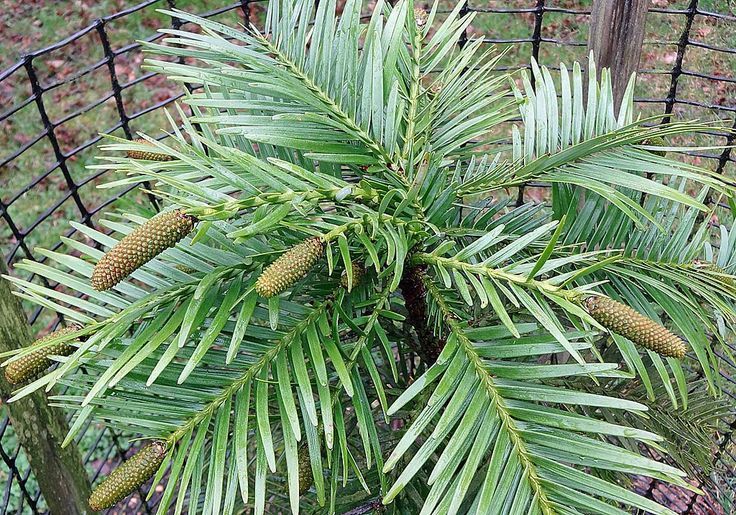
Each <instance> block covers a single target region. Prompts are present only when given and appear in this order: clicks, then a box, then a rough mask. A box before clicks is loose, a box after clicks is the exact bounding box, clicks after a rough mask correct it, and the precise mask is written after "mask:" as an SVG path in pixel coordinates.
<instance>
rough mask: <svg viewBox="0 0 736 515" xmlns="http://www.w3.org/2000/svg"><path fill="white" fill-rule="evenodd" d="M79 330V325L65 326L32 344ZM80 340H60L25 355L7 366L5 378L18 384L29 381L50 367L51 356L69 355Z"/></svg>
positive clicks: (11, 382) (51, 362)
mask: <svg viewBox="0 0 736 515" xmlns="http://www.w3.org/2000/svg"><path fill="white" fill-rule="evenodd" d="M77 330H79V328H78V327H64V328H62V329H58V330H56V331H54V332H53V333H51V334H47V335H46V336H44V337H43V338H39V339H38V340H36V341H34V342H33V344H32V345H38V344H41V343H43V342H47V341H49V340H51V339H52V338H56V337H58V336H62V335H65V334H69V333H73V332H74V331H77ZM78 341H79V340H73V341H66V342H59V343H54V344H51V345H48V346H46V347H44V348H42V349H39V350H37V351H34V352H31V353H30V354H28V355H26V356H23V357H22V358H20V359H18V360H17V361H13V362H12V363H10V364H9V365H8V366H7V367H6V368H5V379H6V380H7V381H8V382H9V383H10V384H18V383H23V382H25V381H27V380H28V379H30V378H32V377H33V376H35V375H36V374H39V373H41V372H43V371H44V370H46V369H47V368H49V367H50V366H51V365H52V364H53V361H52V360H51V359H50V358H49V356H69V355H70V354H72V353H73V352H74V351H75V350H76V348H75V347H74V345H73V343H74V342H78Z"/></svg>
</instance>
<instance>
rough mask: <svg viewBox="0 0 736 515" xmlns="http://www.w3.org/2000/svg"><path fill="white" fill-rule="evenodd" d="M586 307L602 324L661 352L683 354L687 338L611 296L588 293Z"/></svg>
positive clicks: (680, 356) (635, 341) (679, 356)
mask: <svg viewBox="0 0 736 515" xmlns="http://www.w3.org/2000/svg"><path fill="white" fill-rule="evenodd" d="M585 307H586V309H587V310H588V313H590V316H592V317H593V319H595V320H596V321H597V322H598V323H599V324H601V325H602V326H603V327H605V328H606V329H609V330H611V331H613V332H614V333H618V334H620V335H621V336H625V337H626V338H628V339H629V340H631V341H632V342H634V343H635V344H637V345H641V346H642V347H645V348H647V349H649V350H652V351H654V352H656V353H657V354H659V355H661V356H670V357H673V358H678V359H679V358H683V357H684V356H685V350H686V347H685V342H683V341H682V339H681V338H680V337H679V336H676V335H675V334H672V333H671V332H670V331H669V330H668V329H667V328H665V327H663V326H661V325H660V324H658V323H657V322H655V321H654V320H651V319H649V318H647V317H645V316H644V315H642V314H640V313H637V312H636V311H634V310H633V309H631V308H630V307H629V306H626V305H625V304H621V303H620V302H616V301H615V300H613V299H609V298H608V297H588V298H587V299H586V300H585Z"/></svg>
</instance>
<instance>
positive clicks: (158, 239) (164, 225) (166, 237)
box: [91, 210, 196, 291]
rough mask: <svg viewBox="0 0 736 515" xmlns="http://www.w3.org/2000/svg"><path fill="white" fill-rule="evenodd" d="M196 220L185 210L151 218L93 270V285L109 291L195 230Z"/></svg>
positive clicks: (121, 241) (100, 289)
mask: <svg viewBox="0 0 736 515" xmlns="http://www.w3.org/2000/svg"><path fill="white" fill-rule="evenodd" d="M195 223H196V219H195V218H194V217H193V216H190V215H187V214H185V213H184V211H182V210H176V211H167V212H166V213H162V214H160V215H158V216H155V217H154V218H151V219H150V220H148V221H147V222H146V223H144V224H143V225H141V226H139V227H137V228H136V229H135V230H134V231H133V232H131V233H130V234H128V235H127V236H125V237H124V238H123V239H122V240H120V241H119V242H118V243H117V245H115V246H114V247H113V248H112V249H110V250H109V251H108V252H107V254H105V255H104V256H102V259H100V260H99V261H98V262H97V265H95V269H94V271H93V272H92V279H91V283H92V287H93V288H94V289H95V290H98V291H104V290H109V289H110V288H112V287H113V286H115V285H116V284H118V283H119V282H120V281H122V280H123V279H125V278H126V277H128V276H129V275H130V274H132V273H133V272H135V271H136V270H137V269H138V268H140V267H141V266H143V265H145V264H146V263H148V262H149V261H151V260H152V259H153V258H155V257H156V256H158V255H159V254H161V253H162V252H163V251H164V250H166V249H168V248H171V247H173V246H174V245H176V244H177V243H178V242H179V241H181V240H182V239H183V238H184V237H185V236H186V235H187V234H189V233H190V232H192V229H194V224H195Z"/></svg>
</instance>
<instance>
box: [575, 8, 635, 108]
mask: <svg viewBox="0 0 736 515" xmlns="http://www.w3.org/2000/svg"><path fill="white" fill-rule="evenodd" d="M648 4H649V0H594V1H593V7H592V9H591V13H590V34H589V36H588V49H589V50H592V51H593V55H594V57H595V60H596V66H597V67H598V69H599V70H600V69H601V68H609V69H610V70H611V82H612V85H613V98H614V99H615V103H616V108H617V109H618V106H619V105H620V103H621V97H622V96H623V94H624V91H625V90H626V84H627V83H628V82H629V78H630V77H631V74H632V73H634V72H635V71H636V70H637V68H638V66H639V58H640V57H641V47H642V43H643V42H644V31H645V26H646V17H647V6H648Z"/></svg>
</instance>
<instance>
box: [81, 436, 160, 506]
mask: <svg viewBox="0 0 736 515" xmlns="http://www.w3.org/2000/svg"><path fill="white" fill-rule="evenodd" d="M165 456H166V443H165V442H160V441H159V442H153V443H152V444H149V445H147V446H146V447H143V448H142V449H141V450H139V451H138V452H137V453H136V454H135V455H134V456H132V457H131V458H130V459H129V460H127V461H126V462H125V463H123V464H122V465H120V466H119V467H118V468H116V469H115V470H113V471H112V473H111V474H110V475H109V476H107V478H105V480H104V481H103V482H102V483H100V484H99V485H98V486H97V488H95V489H94V491H93V492H92V495H91V496H90V498H89V507H90V508H92V510H94V511H100V510H104V509H106V508H110V507H112V506H114V505H115V504H117V503H118V502H119V501H121V500H123V499H125V498H126V497H127V496H128V495H130V494H131V493H133V492H134V491H135V489H136V488H138V487H139V486H141V485H142V484H143V483H145V482H146V481H148V480H149V479H150V478H151V477H152V476H153V475H154V474H155V473H156V471H157V470H158V468H159V467H160V466H161V463H163V461H164V457H165Z"/></svg>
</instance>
